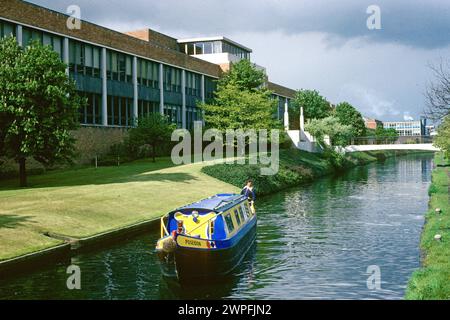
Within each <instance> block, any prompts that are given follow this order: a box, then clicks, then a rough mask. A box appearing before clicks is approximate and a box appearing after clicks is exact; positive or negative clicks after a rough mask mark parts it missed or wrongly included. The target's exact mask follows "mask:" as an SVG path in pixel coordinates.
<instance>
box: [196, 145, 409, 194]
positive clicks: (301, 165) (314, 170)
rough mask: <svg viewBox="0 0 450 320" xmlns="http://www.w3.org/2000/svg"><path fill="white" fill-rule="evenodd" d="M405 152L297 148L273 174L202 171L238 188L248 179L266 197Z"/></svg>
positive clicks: (252, 168)
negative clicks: (349, 151) (321, 150)
mask: <svg viewBox="0 0 450 320" xmlns="http://www.w3.org/2000/svg"><path fill="white" fill-rule="evenodd" d="M405 153H406V152H396V151H392V150H389V151H374V152H353V153H348V154H346V155H342V154H339V153H336V152H325V153H323V154H317V153H309V152H305V151H301V150H298V149H282V150H280V167H279V171H278V173H277V174H276V175H272V176H263V175H261V174H260V169H261V166H262V165H260V164H255V165H250V164H215V165H211V166H205V167H203V168H202V172H204V173H206V174H208V175H210V176H212V177H214V178H216V179H219V180H221V181H224V182H227V183H229V184H232V185H234V186H236V187H239V188H241V187H242V186H243V184H244V182H245V180H247V179H249V178H251V179H252V180H253V182H254V185H255V188H256V190H257V192H258V195H267V194H271V193H275V192H277V191H280V190H283V189H287V188H290V187H294V186H296V185H300V184H302V183H306V182H310V181H312V180H313V179H314V178H316V177H320V176H324V175H327V174H332V173H337V172H340V171H344V170H346V169H348V168H351V167H355V166H358V165H364V164H368V163H370V162H374V161H377V160H384V159H386V158H387V157H391V156H395V155H402V154H405Z"/></svg>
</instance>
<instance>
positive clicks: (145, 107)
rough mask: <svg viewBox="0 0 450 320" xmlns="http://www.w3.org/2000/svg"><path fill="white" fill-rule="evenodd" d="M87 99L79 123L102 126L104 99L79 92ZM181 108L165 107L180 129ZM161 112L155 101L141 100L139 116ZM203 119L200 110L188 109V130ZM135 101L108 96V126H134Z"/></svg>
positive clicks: (167, 113) (97, 95)
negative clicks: (195, 122)
mask: <svg viewBox="0 0 450 320" xmlns="http://www.w3.org/2000/svg"><path fill="white" fill-rule="evenodd" d="M79 94H80V95H81V96H82V97H85V98H86V100H87V104H86V105H85V106H84V107H82V108H80V110H79V121H80V123H82V124H94V125H101V124H102V97H101V95H100V94H95V93H84V92H79ZM181 110H182V107H181V106H176V105H165V106H164V114H165V115H167V116H168V117H169V119H170V120H171V122H172V123H175V124H177V125H178V126H179V127H180V126H181V124H182V118H181ZM157 112H159V103H158V102H154V101H146V100H139V101H138V116H139V117H145V116H148V115H149V114H150V113H157ZM199 119H201V111H200V110H199V109H198V108H190V107H189V108H186V121H187V129H188V130H189V129H192V128H193V122H194V121H197V120H199ZM133 120H134V115H133V99H130V98H122V97H116V96H108V125H116V126H132V125H133Z"/></svg>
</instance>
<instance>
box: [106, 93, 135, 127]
mask: <svg viewBox="0 0 450 320" xmlns="http://www.w3.org/2000/svg"><path fill="white" fill-rule="evenodd" d="M108 125H113V126H133V125H134V116H133V99H131V98H124V97H116V96H109V95H108Z"/></svg>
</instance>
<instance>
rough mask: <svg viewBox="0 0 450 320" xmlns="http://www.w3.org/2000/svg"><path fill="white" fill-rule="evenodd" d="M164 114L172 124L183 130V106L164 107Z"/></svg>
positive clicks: (167, 105) (168, 105)
mask: <svg viewBox="0 0 450 320" xmlns="http://www.w3.org/2000/svg"><path fill="white" fill-rule="evenodd" d="M164 114H165V115H166V116H167V117H168V119H169V121H170V122H172V123H174V124H176V125H177V127H178V128H181V126H182V119H181V106H178V105H170V104H166V105H164Z"/></svg>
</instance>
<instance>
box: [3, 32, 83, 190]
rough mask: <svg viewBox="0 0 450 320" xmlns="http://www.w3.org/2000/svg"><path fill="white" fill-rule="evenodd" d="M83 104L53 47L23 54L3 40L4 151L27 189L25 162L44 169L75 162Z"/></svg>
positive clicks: (12, 42) (35, 46)
mask: <svg viewBox="0 0 450 320" xmlns="http://www.w3.org/2000/svg"><path fill="white" fill-rule="evenodd" d="M83 103H84V100H82V99H81V98H80V97H79V96H78V95H77V92H76V87H75V82H74V81H72V80H70V79H69V77H68V76H67V74H66V65H65V64H64V63H63V62H62V61H61V59H60V58H59V56H58V54H57V53H56V52H54V51H53V50H52V49H51V48H50V47H48V46H42V45H41V44H40V43H39V42H33V43H32V44H30V45H29V46H28V47H26V48H21V47H19V45H18V44H17V42H16V40H15V39H14V38H12V37H8V38H4V39H2V40H0V119H1V120H0V126H1V127H0V140H1V143H0V147H1V148H2V150H1V151H2V153H4V154H6V156H8V157H12V158H14V159H15V160H16V161H17V162H18V163H19V171H20V185H21V186H26V185H27V176H26V160H27V159H28V158H30V157H33V158H34V159H36V160H37V161H39V162H40V163H42V164H43V165H45V166H51V165H53V164H54V163H55V162H57V161H69V162H70V161H71V159H72V157H73V150H74V139H73V137H72V136H71V134H70V130H73V129H75V128H76V127H77V121H76V116H77V112H78V109H79V107H80V105H82V104H83Z"/></svg>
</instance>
